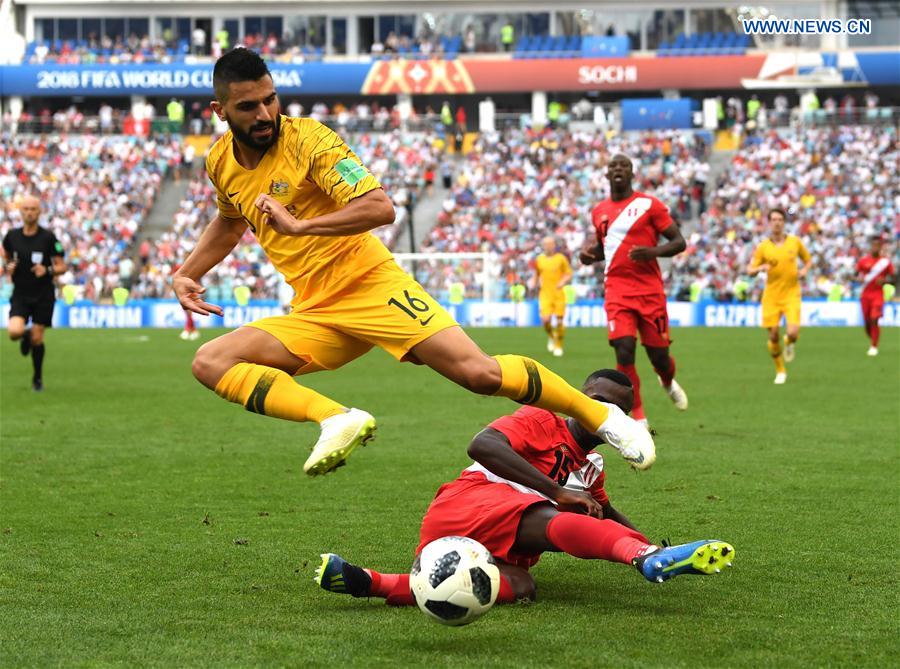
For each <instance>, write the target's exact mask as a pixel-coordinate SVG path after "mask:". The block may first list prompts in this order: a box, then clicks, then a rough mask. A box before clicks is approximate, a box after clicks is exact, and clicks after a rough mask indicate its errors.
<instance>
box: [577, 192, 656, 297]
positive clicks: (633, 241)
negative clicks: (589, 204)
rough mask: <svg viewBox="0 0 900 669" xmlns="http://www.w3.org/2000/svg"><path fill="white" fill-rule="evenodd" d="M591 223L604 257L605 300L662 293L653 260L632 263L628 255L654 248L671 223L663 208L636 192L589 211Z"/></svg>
mask: <svg viewBox="0 0 900 669" xmlns="http://www.w3.org/2000/svg"><path fill="white" fill-rule="evenodd" d="M591 222H592V223H593V225H594V230H595V231H596V233H597V241H598V242H600V244H602V245H603V255H604V257H605V258H606V269H605V272H604V273H605V274H606V295H607V298H609V297H613V298H616V297H629V296H633V295H658V294H665V290H664V289H663V281H662V273H661V272H660V271H659V264H658V263H657V262H656V259H653V260H650V261H648V262H635V261H633V260H631V259H630V258H629V257H628V252H629V251H631V249H632V248H633V247H635V246H656V245H657V242H658V241H659V233H661V232H662V231H663V230H665V229H666V228H668V227H669V226H670V225H672V222H673V221H672V217H671V216H670V215H669V208H668V207H666V205H664V204H663V203H662V202H660V201H659V200H658V199H656V198H655V197H653V196H652V195H647V194H646V193H638V192H635V193H632V194H631V197H629V198H626V199H624V200H617V201H614V200H611V199H609V198H607V199H606V200H603V202H601V203H600V204H598V205H597V206H596V207H594V209H593V211H591Z"/></svg>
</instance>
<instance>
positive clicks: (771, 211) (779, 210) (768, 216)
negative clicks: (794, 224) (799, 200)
mask: <svg viewBox="0 0 900 669" xmlns="http://www.w3.org/2000/svg"><path fill="white" fill-rule="evenodd" d="M772 214H781V218H783V219H784V220H785V221H787V212H786V211H785V210H784V209H782V208H781V207H773V208H772V209H769V213H768V214H766V220H769V221H771V220H772Z"/></svg>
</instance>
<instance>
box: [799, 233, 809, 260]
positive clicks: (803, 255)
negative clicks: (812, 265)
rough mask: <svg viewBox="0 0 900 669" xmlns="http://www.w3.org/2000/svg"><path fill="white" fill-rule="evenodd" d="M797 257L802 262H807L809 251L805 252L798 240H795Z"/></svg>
mask: <svg viewBox="0 0 900 669" xmlns="http://www.w3.org/2000/svg"><path fill="white" fill-rule="evenodd" d="M797 255H799V256H800V259H801V260H803V262H809V257H810V256H809V251H807V250H806V247H805V246H804V245H803V242H802V241H800V239H799V238H798V239H797Z"/></svg>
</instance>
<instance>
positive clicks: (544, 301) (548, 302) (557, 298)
mask: <svg viewBox="0 0 900 669" xmlns="http://www.w3.org/2000/svg"><path fill="white" fill-rule="evenodd" d="M538 309H539V311H540V314H541V320H547V319H548V318H550V317H551V316H557V317H559V318H562V317H563V316H565V315H566V294H565V292H563V291H561V290H554V291H553V292H550V293H544V292H541V293H539V294H538Z"/></svg>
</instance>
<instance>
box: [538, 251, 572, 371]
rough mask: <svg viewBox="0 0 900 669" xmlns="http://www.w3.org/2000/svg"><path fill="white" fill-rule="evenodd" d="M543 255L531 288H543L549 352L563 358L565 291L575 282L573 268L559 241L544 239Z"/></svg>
mask: <svg viewBox="0 0 900 669" xmlns="http://www.w3.org/2000/svg"><path fill="white" fill-rule="evenodd" d="M541 245H542V246H543V247H544V252H543V253H542V254H541V255H539V256H538V257H537V260H536V261H535V270H536V272H535V274H536V276H535V278H534V282H533V285H532V288H537V287H538V286H540V292H539V293H538V307H539V310H540V314H541V324H542V325H543V326H544V330H546V331H547V350H548V351H549V352H550V353H552V354H553V355H555V356H556V357H560V356H561V355H562V354H563V337H564V336H565V330H566V326H565V325H564V324H563V319H564V318H565V316H566V293H565V291H564V290H563V287H564V286H565V285H566V284H567V283H569V281H571V279H572V266H571V265H570V264H569V260H568V258H566V256H564V255H563V254H562V253H560V252H559V251H557V250H556V239H554V238H553V237H549V236H548V237H544V239H543V240H542V241H541Z"/></svg>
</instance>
